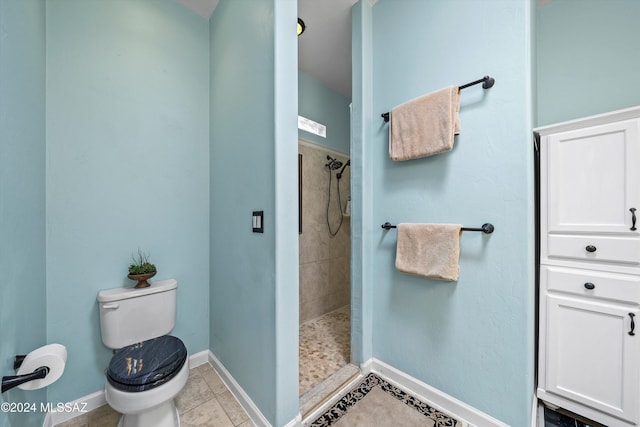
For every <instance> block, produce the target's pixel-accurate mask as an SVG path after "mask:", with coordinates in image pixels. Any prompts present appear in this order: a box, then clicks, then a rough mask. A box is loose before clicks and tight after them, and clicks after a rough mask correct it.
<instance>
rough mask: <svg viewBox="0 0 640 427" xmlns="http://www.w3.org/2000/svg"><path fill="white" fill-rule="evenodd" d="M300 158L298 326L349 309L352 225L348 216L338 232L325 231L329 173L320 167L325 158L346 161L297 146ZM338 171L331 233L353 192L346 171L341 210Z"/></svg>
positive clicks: (333, 176)
mask: <svg viewBox="0 0 640 427" xmlns="http://www.w3.org/2000/svg"><path fill="white" fill-rule="evenodd" d="M298 150H299V153H300V154H302V233H301V234H300V237H299V248H300V322H305V321H307V320H311V319H315V318H317V317H319V316H321V315H323V314H325V313H328V312H330V311H333V310H335V309H337V308H339V307H342V306H345V305H347V304H349V300H350V288H351V283H350V268H351V224H350V220H349V218H348V217H345V218H344V219H343V222H342V226H341V228H340V231H339V232H338V233H337V234H336V235H335V236H333V237H332V236H331V235H330V233H329V229H328V226H327V201H328V200H329V198H328V189H329V171H328V169H327V168H326V167H325V166H324V165H325V164H326V163H327V155H331V157H335V158H336V159H338V160H339V161H341V162H342V163H343V164H344V163H346V161H347V160H349V158H348V157H346V156H340V155H336V154H335V153H334V152H329V151H327V150H324V149H322V147H316V146H310V145H307V144H298ZM337 172H338V170H334V171H332V172H331V204H330V205H329V222H330V224H331V227H332V230H334V231H335V229H336V228H337V227H338V224H339V223H340V210H339V209H342V210H343V211H344V208H345V205H346V202H347V200H348V198H349V196H350V193H351V188H350V187H351V169H350V168H349V167H347V168H345V170H344V173H343V175H342V179H341V180H340V196H341V206H339V205H338V200H337V199H338V194H337V188H336V184H337V179H336V173H337Z"/></svg>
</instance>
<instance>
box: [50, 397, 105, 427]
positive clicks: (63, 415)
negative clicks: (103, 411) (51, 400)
mask: <svg viewBox="0 0 640 427" xmlns="http://www.w3.org/2000/svg"><path fill="white" fill-rule="evenodd" d="M70 403H71V404H72V407H74V408H80V409H81V411H82V412H52V411H49V412H47V415H46V416H45V417H44V422H43V423H42V427H53V426H55V425H56V424H60V423H63V422H65V421H69V420H71V419H73V418H76V417H79V416H80V415H82V414H84V413H87V412H91V411H93V410H94V409H98V408H99V407H101V406H103V405H106V404H107V400H106V399H105V397H104V390H100V391H96V392H93V393H91V394H88V395H86V396H83V397H81V398H79V399H76V400H74V401H73V402H70Z"/></svg>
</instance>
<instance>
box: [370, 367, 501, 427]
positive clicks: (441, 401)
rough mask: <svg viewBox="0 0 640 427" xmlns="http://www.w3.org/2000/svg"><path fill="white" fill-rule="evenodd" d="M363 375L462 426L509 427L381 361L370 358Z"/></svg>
mask: <svg viewBox="0 0 640 427" xmlns="http://www.w3.org/2000/svg"><path fill="white" fill-rule="evenodd" d="M361 369H362V371H363V373H364V374H365V375H366V374H367V373H369V372H374V373H376V374H378V375H380V377H382V378H383V379H385V380H387V381H388V382H389V383H391V384H393V385H395V386H397V387H399V388H401V389H403V390H404V391H406V392H407V393H409V394H411V395H413V396H415V397H417V398H418V399H420V400H422V401H424V402H425V403H428V404H429V405H431V406H433V407H434V408H435V409H439V410H441V411H442V412H445V413H448V414H451V415H452V416H453V417H455V418H456V419H458V420H460V421H461V422H462V425H463V426H469V427H472V426H481V427H509V425H508V424H505V423H503V422H502V421H499V420H497V419H495V418H493V417H491V416H489V415H487V414H485V413H484V412H482V411H479V410H478V409H476V408H474V407H472V406H470V405H467V404H466V403H464V402H462V401H460V400H458V399H456V398H455V397H453V396H449V395H448V394H446V393H444V392H442V391H440V390H438V389H436V388H434V387H432V386H430V385H428V384H425V383H423V382H422V381H420V380H418V379H416V378H413V377H412V376H410V375H408V374H406V373H404V372H402V371H400V370H398V369H396V368H394V367H393V366H390V365H388V364H386V363H384V362H382V361H381V360H378V359H375V358H372V359H370V360H368V361H366V362H365V363H363V364H362V365H361Z"/></svg>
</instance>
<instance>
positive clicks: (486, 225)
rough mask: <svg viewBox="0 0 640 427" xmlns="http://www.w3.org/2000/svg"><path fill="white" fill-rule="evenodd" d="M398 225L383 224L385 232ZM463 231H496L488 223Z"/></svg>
mask: <svg viewBox="0 0 640 427" xmlns="http://www.w3.org/2000/svg"><path fill="white" fill-rule="evenodd" d="M397 227H398V226H397V225H391V223H390V222H385V223H384V224H382V228H384V229H385V230H389V229H391V228H397ZM462 230H463V231H482V232H483V233H484V234H491V233H493V230H495V227H494V226H493V224H490V223H488V222H487V223H486V224H482V227H479V228H474V227H462Z"/></svg>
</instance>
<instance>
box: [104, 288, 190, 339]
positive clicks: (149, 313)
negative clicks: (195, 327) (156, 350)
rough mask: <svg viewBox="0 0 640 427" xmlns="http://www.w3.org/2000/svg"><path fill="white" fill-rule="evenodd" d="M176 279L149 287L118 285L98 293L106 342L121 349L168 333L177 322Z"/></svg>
mask: <svg viewBox="0 0 640 427" xmlns="http://www.w3.org/2000/svg"><path fill="white" fill-rule="evenodd" d="M177 288H178V282H176V280H175V279H168V280H159V281H156V282H153V283H151V286H149V287H147V288H141V289H135V288H133V287H132V288H115V289H107V290H103V291H100V292H99V293H98V306H99V308H100V330H101V332H102V342H103V343H104V345H106V346H107V347H109V348H113V349H119V348H122V347H125V346H127V345H130V344H135V343H138V342H141V341H145V340H149V339H152V338H156V337H159V336H162V335H167V334H168V333H169V332H171V330H172V329H173V327H174V326H175V324H176V294H177Z"/></svg>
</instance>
